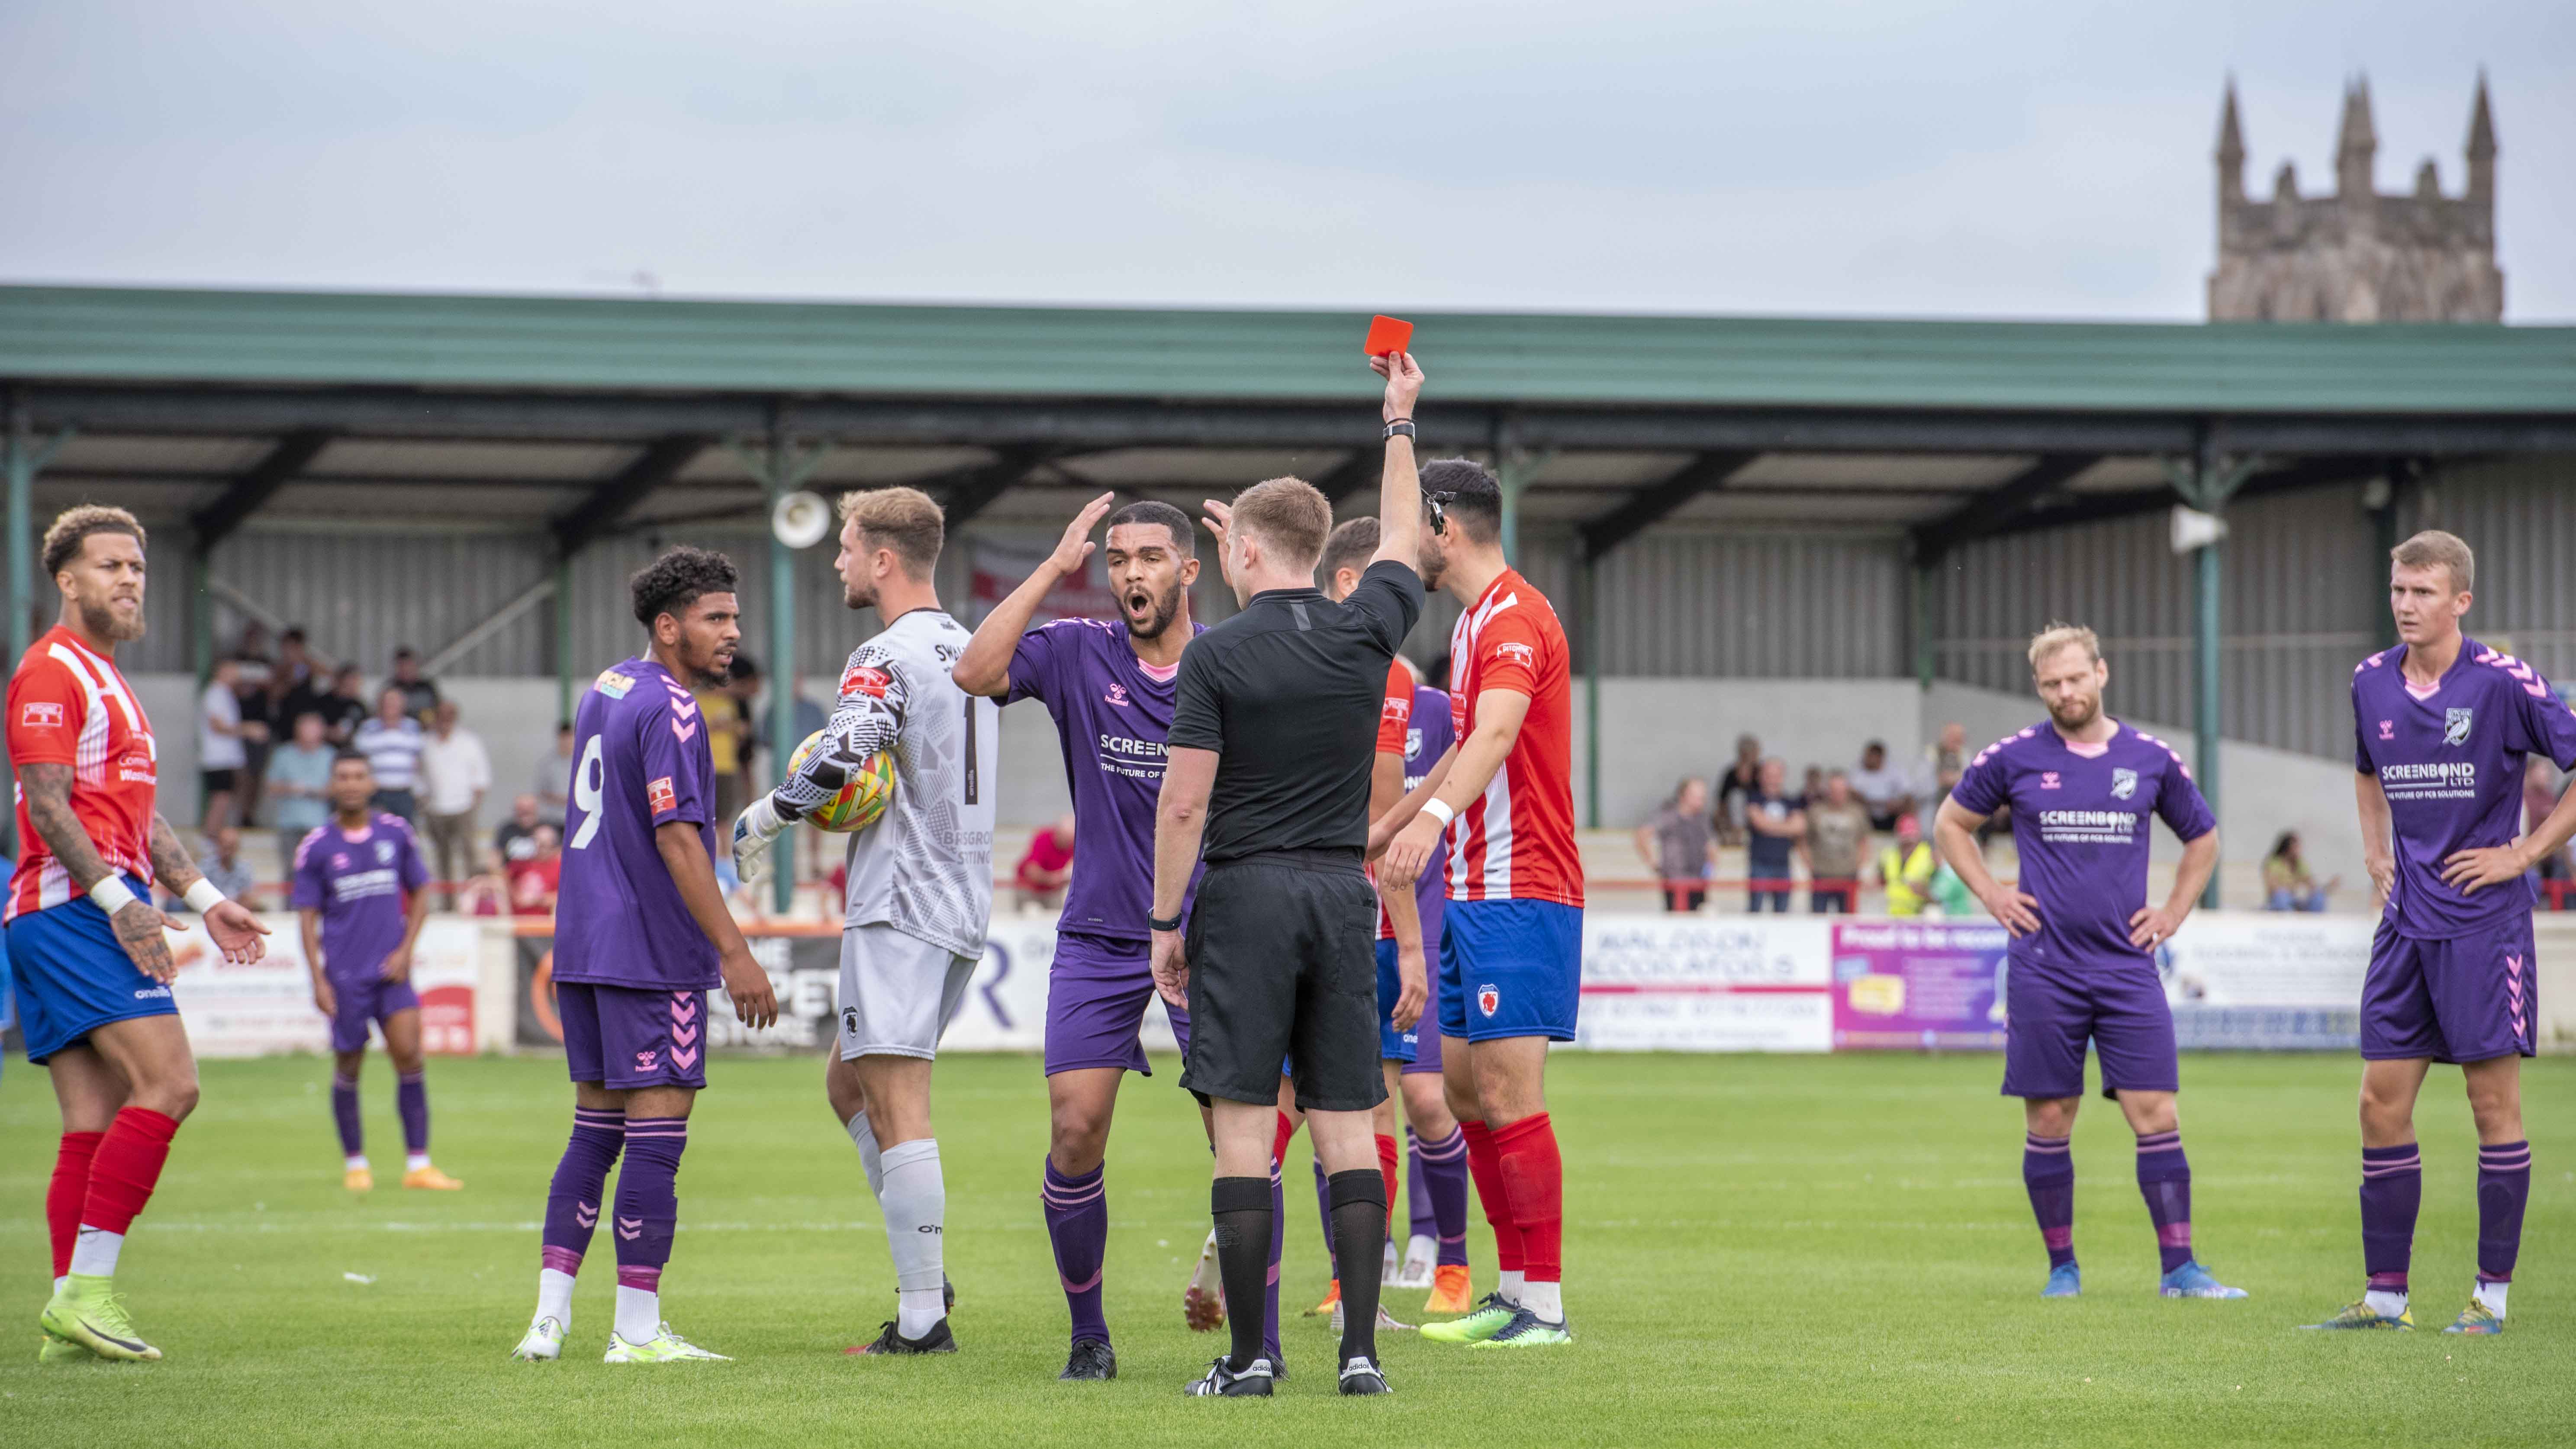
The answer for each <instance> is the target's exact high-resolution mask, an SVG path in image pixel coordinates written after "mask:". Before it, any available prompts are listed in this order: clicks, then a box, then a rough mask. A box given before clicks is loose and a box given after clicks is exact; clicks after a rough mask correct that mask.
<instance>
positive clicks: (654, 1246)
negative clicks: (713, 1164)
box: [616, 1117, 689, 1292]
mask: <svg viewBox="0 0 2576 1449" xmlns="http://www.w3.org/2000/svg"><path fill="white" fill-rule="evenodd" d="M688 1146H689V1119H688V1118H686V1117H633V1118H629V1119H628V1120H627V1123H626V1165H625V1166H623V1167H621V1168H619V1169H618V1170H617V1205H616V1220H617V1285H618V1286H619V1287H621V1288H643V1289H648V1290H652V1291H656V1292H658V1291H660V1285H661V1281H662V1265H663V1264H665V1263H668V1262H670V1261H671V1234H672V1232H673V1230H675V1229H676V1228H678V1226H679V1223H680V1194H679V1187H678V1184H679V1177H680V1154H681V1153H682V1152H684V1151H686V1150H687V1149H688Z"/></svg>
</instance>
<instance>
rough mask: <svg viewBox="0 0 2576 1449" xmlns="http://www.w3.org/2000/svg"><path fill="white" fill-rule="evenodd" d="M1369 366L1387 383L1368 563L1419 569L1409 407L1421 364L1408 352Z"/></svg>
mask: <svg viewBox="0 0 2576 1449" xmlns="http://www.w3.org/2000/svg"><path fill="white" fill-rule="evenodd" d="M1369 367H1370V369H1371V370H1372V371H1374V372H1376V373H1377V375H1378V376H1380V377H1383V378H1385V379H1386V402H1385V405H1384V406H1383V407H1381V408H1380V409H1379V416H1380V417H1381V418H1383V419H1384V420H1385V422H1386V471H1385V472H1384V473H1382V474H1380V475H1379V479H1378V485H1377V554H1376V556H1375V557H1373V558H1371V559H1370V560H1369V561H1370V562H1371V563H1387V562H1394V563H1400V564H1402V565H1404V566H1405V567H1406V568H1409V569H1412V568H1420V567H1421V564H1420V562H1419V557H1418V555H1417V554H1416V552H1415V549H1416V546H1417V544H1418V543H1419V541H1420V539H1421V537H1422V475H1421V474H1420V473H1418V472H1417V471H1415V468H1414V458H1413V404H1414V400H1415V399H1416V398H1419V397H1420V396H1421V395H1422V364H1421V363H1419V362H1416V361H1414V360H1413V354H1412V353H1410V352H1390V353H1388V354H1386V355H1385V356H1384V357H1372V358H1370V359H1369Z"/></svg>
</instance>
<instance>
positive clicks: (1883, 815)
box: [1851, 740, 1922, 830]
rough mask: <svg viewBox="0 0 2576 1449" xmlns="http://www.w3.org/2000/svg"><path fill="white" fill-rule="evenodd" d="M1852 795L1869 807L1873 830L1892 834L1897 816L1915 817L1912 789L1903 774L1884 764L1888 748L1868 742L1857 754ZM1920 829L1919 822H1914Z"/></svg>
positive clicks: (1877, 742)
mask: <svg viewBox="0 0 2576 1449" xmlns="http://www.w3.org/2000/svg"><path fill="white" fill-rule="evenodd" d="M1851 787H1852V793H1853V794H1855V795H1857V796H1859V797H1860V803H1862V804H1863V805H1866V806H1868V807H1869V827H1870V829H1872V830H1894V829H1895V828H1896V822H1897V819H1898V817H1900V816H1910V815H1912V814H1913V813H1914V786H1913V784H1912V782H1910V781H1908V780H1907V779H1906V778H1905V773H1904V772H1903V771H1902V770H1896V769H1891V768H1889V766H1888V763H1887V746H1886V745H1885V744H1884V743H1882V742H1880V741H1878V740H1871V741H1870V742H1869V745H1868V747H1867V748H1865V749H1863V750H1862V751H1861V752H1860V768H1859V769H1857V770H1854V771H1852V774H1851ZM1915 824H1916V825H1917V826H1918V827H1919V826H1920V825H1921V824H1922V822H1921V821H1919V820H1918V821H1916V822H1915Z"/></svg>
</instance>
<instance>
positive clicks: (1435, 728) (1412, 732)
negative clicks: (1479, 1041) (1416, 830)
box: [1377, 684, 1458, 970]
mask: <svg viewBox="0 0 2576 1449" xmlns="http://www.w3.org/2000/svg"><path fill="white" fill-rule="evenodd" d="M1453 728H1454V727H1453V726H1452V725H1451V723H1450V720H1449V694H1448V691H1446V690H1440V689H1433V688H1432V687H1431V686H1430V685H1427V684H1417V685H1415V686H1414V687H1413V719H1412V721H1411V722H1410V723H1408V724H1406V725H1405V727H1404V788H1405V790H1406V791H1407V792H1410V791H1411V790H1412V789H1413V787H1414V786H1416V785H1419V784H1421V783H1422V780H1423V777H1424V776H1426V775H1428V774H1430V773H1431V767H1432V766H1434V765H1436V764H1439V763H1440V757H1441V756H1442V755H1445V754H1447V753H1449V747H1450V746H1451V745H1453V744H1455V743H1457V740H1458V737H1457V735H1456V734H1455V733H1453ZM1413 904H1414V908H1415V909H1416V910H1418V911H1420V912H1421V913H1422V944H1423V946H1424V948H1425V949H1426V950H1427V951H1429V953H1430V955H1431V958H1432V963H1431V964H1432V968H1433V969H1434V970H1437V969H1439V964H1440V961H1439V958H1440V913H1441V912H1442V911H1443V910H1445V909H1447V907H1448V905H1449V878H1448V873H1447V872H1445V871H1439V870H1426V871H1424V872H1423V873H1422V879H1421V880H1420V881H1418V882H1416V883H1415V885H1414V888H1413ZM1377 938H1378V939H1379V940H1381V941H1392V940H1394V939H1395V921H1394V920H1393V919H1392V918H1391V917H1389V916H1388V915H1387V913H1386V907H1384V906H1379V907H1378V908H1377Z"/></svg>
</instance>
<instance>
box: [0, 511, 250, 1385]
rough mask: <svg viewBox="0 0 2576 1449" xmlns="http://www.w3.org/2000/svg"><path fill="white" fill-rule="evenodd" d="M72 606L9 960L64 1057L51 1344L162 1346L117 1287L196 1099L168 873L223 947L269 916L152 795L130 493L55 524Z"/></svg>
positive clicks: (47, 671) (32, 1046) (26, 1029)
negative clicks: (177, 997)
mask: <svg viewBox="0 0 2576 1449" xmlns="http://www.w3.org/2000/svg"><path fill="white" fill-rule="evenodd" d="M43 557H44V561H45V572H46V573H47V574H49V575H51V576H52V578H53V580H54V585H55V587H56V588H58V589H60V590H61V591H62V614H61V617H60V619H59V621H58V622H57V623H56V624H55V625H54V627H52V628H50V629H48V630H46V631H45V632H44V633H43V634H41V635H39V636H38V637H37V639H36V642H35V643H34V644H33V645H32V646H30V647H29V648H28V650H27V654H26V657H25V658H23V659H20V660H19V661H18V672H17V673H16V674H15V675H13V676H11V677H10V680H9V704H8V709H9V722H8V744H9V758H10V759H11V760H12V761H13V762H15V763H16V765H17V769H18V840H19V857H18V871H17V875H16V877H15V878H14V879H13V880H11V882H10V884H9V900H8V907H7V921H8V936H9V943H8V944H9V957H10V960H11V962H12V964H13V965H14V966H15V967H16V971H17V978H18V980H17V993H18V1008H19V1011H20V1012H21V1013H22V1015H21V1018H20V1023H19V1029H20V1031H21V1032H22V1033H23V1036H24V1040H25V1043H26V1049H27V1060H28V1062H29V1063H30V1064H35V1065H41V1066H43V1067H45V1068H46V1069H47V1071H48V1072H49V1073H50V1074H51V1076H52V1078H53V1083H54V1097H55V1100H56V1101H57V1102H59V1103H60V1104H61V1107H62V1116H63V1136H62V1144H61V1149H60V1152H59V1154H58V1155H57V1156H56V1158H55V1159H54V1177H53V1185H52V1187H51V1188H50V1189H49V1190H48V1191H47V1192H46V1194H45V1223H46V1226H47V1227H48V1228H49V1229H51V1231H52V1236H53V1247H54V1295H53V1298H52V1300H51V1301H50V1302H48V1303H47V1304H46V1305H45V1308H44V1312H43V1315H42V1316H41V1318H40V1320H39V1321H40V1322H41V1323H42V1325H43V1327H44V1343H43V1345H42V1346H41V1348H40V1349H39V1350H38V1355H37V1361H38V1362H40V1363H53V1362H57V1361H67V1360H68V1361H77V1360H81V1359H85V1358H87V1357H89V1356H90V1355H92V1354H95V1355H97V1356H98V1357H100V1358H110V1359H126V1360H135V1359H157V1358H159V1357H160V1356H161V1350H159V1349H157V1348H154V1347H153V1346H152V1345H150V1344H148V1343H146V1342H144V1341H143V1339H142V1337H141V1335H139V1334H137V1333H136V1332H135V1331H134V1326H133V1324H132V1323H131V1322H130V1321H129V1320H128V1319H127V1318H126V1315H125V1305H124V1302H123V1300H121V1299H120V1298H119V1297H118V1296H117V1294H116V1284H115V1275H116V1263H117V1255H118V1253H119V1251H120V1250H121V1249H122V1248H123V1247H124V1245H125V1231H126V1229H127V1228H128V1227H130V1226H132V1225H133V1222H134V1217H135V1215H136V1214H137V1213H140V1212H142V1211H143V1206H144V1204H145V1203H147V1202H149V1201H150V1200H151V1197H152V1190H153V1188H154V1187H155V1186H156V1185H157V1184H158V1183H159V1182H160V1180H161V1168H162V1165H163V1164H164V1163H165V1162H167V1161H168V1160H169V1156H170V1139H171V1138H172V1137H173V1136H175V1135H177V1133H178V1131H179V1123H180V1121H181V1119H183V1118H185V1117H186V1116H187V1115H188V1113H189V1112H190V1111H192V1110H193V1109H194V1108H195V1107H196V1105H197V1059H196V1057H195V1055H194V1054H193V1053H192V1052H190V1050H189V1049H188V1032H187V1028H185V1027H183V1026H181V1025H180V1024H179V1016H178V1010H179V1008H178V1006H177V1005H176V1004H175V1003H174V1002H173V1001H172V1000H171V996H170V982H171V979H172V978H173V977H175V976H177V975H178V966H177V964H176V963H175V962H174V961H173V960H172V959H171V955H170V941H169V938H168V937H167V936H166V935H164V934H163V931H164V928H165V927H166V926H167V925H169V924H170V923H169V922H168V921H167V920H166V919H165V918H164V917H163V916H162V914H161V913H160V912H159V911H157V910H155V909H153V907H152V887H153V886H154V885H155V884H156V883H157V884H158V885H159V886H160V887H161V888H162V889H164V890H167V891H170V892H172V893H174V894H177V895H181V896H184V897H186V899H187V902H188V906H189V908H190V909H192V910H195V911H197V912H199V913H200V914H202V915H203V916H204V918H205V924H206V934H207V935H209V936H211V937H213V938H214V942H215V946H216V948H217V949H218V950H220V951H222V952H223V956H224V959H225V961H227V962H230V963H248V962H253V961H257V960H258V959H259V958H260V955H261V952H262V951H263V949H264V946H263V944H262V943H261V941H260V937H261V936H263V935H266V934H267V933H268V928H267V927H266V926H263V925H261V924H260V923H259V918H258V917H256V916H253V915H252V914H251V913H250V912H249V911H248V910H247V909H245V908H244V907H243V906H242V905H241V904H240V903H239V902H237V901H230V900H226V899H225V898H224V893H223V892H222V891H219V890H217V889H215V887H214V886H213V884H211V883H210V882H208V881H207V880H206V879H205V878H204V877H203V876H202V875H200V874H199V873H198V871H197V868H196V866H195V865H194V864H193V863H191V862H190V861H189V859H188V852H187V850H186V849H185V848H184V847H182V846H181V845H180V844H179V837H178V834H177V833H176V832H175V831H173V830H171V828H170V822H169V821H168V820H166V819H163V818H162V815H161V812H160V811H159V810H158V809H156V808H155V807H154V803H153V793H154V791H155V789H156V788H157V786H158V781H157V777H156V760H157V758H158V756H157V752H156V749H155V746H154V744H153V741H152V722H151V721H150V720H149V719H146V718H145V717H144V714H143V702H142V701H141V700H139V699H137V698H136V697H135V694H134V690H133V687H132V686H131V685H128V684H127V683H126V682H125V676H124V675H123V674H122V673H120V672H119V671H118V670H117V667H116V646H117V645H119V644H121V643H128V642H131V641H133V640H136V639H140V638H142V637H143V525H141V524H139V523H137V522H135V521H134V515H133V514H131V513H128V512H126V511H125V510H124V509H122V508H106V507H101V506H99V505H96V504H84V505H82V506H81V507H78V508H73V509H69V510H67V511H65V512H64V513H63V514H62V516H60V517H58V518H56V519H55V520H54V522H53V526H52V527H50V528H48V529H46V530H45V540H44V554H43Z"/></svg>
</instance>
